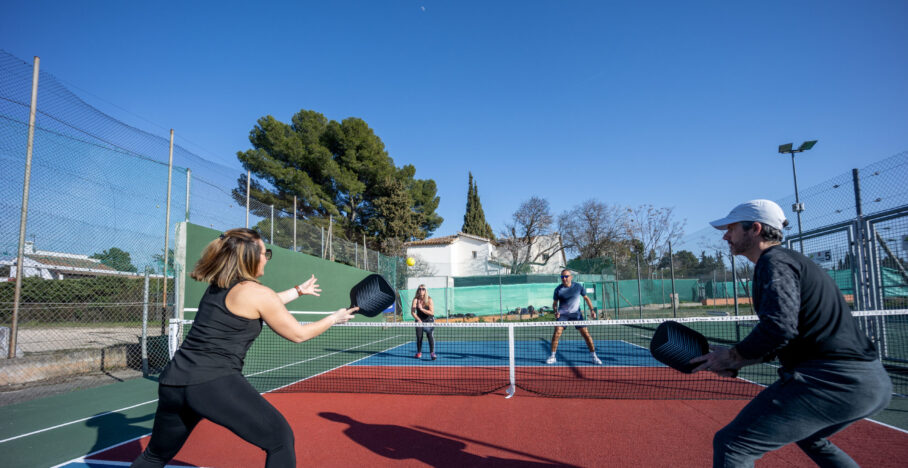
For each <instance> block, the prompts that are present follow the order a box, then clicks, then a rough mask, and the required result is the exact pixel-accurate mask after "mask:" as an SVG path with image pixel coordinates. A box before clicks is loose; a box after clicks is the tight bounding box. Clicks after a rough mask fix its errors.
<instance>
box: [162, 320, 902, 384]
mask: <svg viewBox="0 0 908 468" xmlns="http://www.w3.org/2000/svg"><path fill="white" fill-rule="evenodd" d="M854 316H855V320H857V321H858V322H859V325H860V326H861V328H862V329H863V330H865V332H867V334H868V336H870V337H871V339H872V340H873V341H874V342H875V343H876V345H877V348H878V349H879V350H880V353H881V356H882V358H883V362H884V364H885V365H886V366H887V369H889V371H890V375H891V376H892V379H893V384H894V385H895V391H896V394H897V395H899V394H900V395H905V394H906V393H908V345H906V338H908V310H898V311H885V312H880V311H874V312H855V313H854ZM665 320H668V319H642V320H611V321H596V320H594V321H585V322H570V325H569V326H568V327H567V328H565V330H564V332H563V334H562V335H561V338H560V340H559V346H558V350H557V353H556V359H557V360H556V362H555V363H551V364H549V363H547V362H546V361H547V358H549V356H550V355H551V340H552V333H553V330H554V328H555V327H556V326H563V325H565V323H564V322H560V323H559V322H514V323H439V322H436V323H434V324H429V325H433V336H434V339H435V353H436V356H437V359H434V360H433V359H432V356H431V353H430V347H429V343H428V338H427V337H426V338H424V339H423V344H422V350H421V351H422V355H421V356H420V357H418V358H417V357H416V353H417V349H416V336H417V330H418V329H419V328H424V327H425V326H426V325H427V324H415V323H381V322H361V323H357V322H351V323H347V324H343V325H337V326H334V327H332V328H331V329H330V330H328V331H327V332H325V333H324V334H323V335H321V336H319V337H317V338H315V339H313V340H310V341H307V342H305V343H301V344H296V343H292V342H289V341H287V340H284V339H283V338H280V337H279V336H277V335H276V334H275V333H274V332H273V331H271V330H270V329H269V328H268V327H267V326H266V327H265V328H264V330H263V331H262V334H261V335H260V336H259V338H258V339H256V341H255V342H254V343H253V345H252V347H251V348H250V350H249V353H248V354H247V356H246V362H245V367H244V369H243V373H244V375H246V377H247V378H248V380H249V381H250V382H251V383H252V384H253V385H254V386H255V387H256V388H257V389H258V390H259V391H262V392H365V393H393V394H435V395H479V394H488V393H496V392H501V393H506V394H508V395H510V394H513V393H515V392H519V393H521V394H532V395H540V396H548V397H570V398H615V399H621V398H624V399H749V398H752V397H753V396H754V395H756V394H757V393H758V392H759V391H760V390H761V389H762V388H763V387H764V386H765V385H767V384H769V383H771V382H773V381H775V380H776V378H777V369H778V367H779V365H778V363H777V362H768V363H765V364H760V365H754V366H749V367H745V368H744V369H742V370H741V372H740V374H739V375H738V377H737V378H725V377H718V376H716V375H715V374H712V373H710V372H700V373H697V374H684V373H681V372H678V371H675V370H673V369H671V368H668V367H666V366H664V365H663V364H661V363H659V362H658V361H656V360H655V359H654V358H653V357H652V355H651V354H650V351H649V343H650V340H651V339H652V336H653V333H654V331H655V329H656V327H657V326H658V325H659V324H660V323H662V322H663V321H665ZM676 321H678V322H682V323H684V324H685V325H687V326H688V327H691V328H693V329H695V330H697V331H699V332H700V333H702V334H703V335H705V336H706V337H707V338H708V339H709V341H710V344H716V345H732V344H734V343H736V342H738V341H739V340H741V339H742V338H744V337H745V336H747V334H748V333H750V331H751V330H752V328H753V326H754V325H755V324H756V317H755V316H742V317H700V318H685V319H676ZM191 324H192V322H191V321H174V322H173V323H172V332H171V336H172V337H173V338H179V337H182V336H185V333H186V332H188V330H189V327H190V326H191ZM575 325H583V326H585V327H586V329H587V330H588V331H589V333H590V337H591V338H592V340H593V343H594V346H595V350H596V355H597V356H598V358H599V359H600V360H601V361H602V364H596V363H595V362H594V361H593V358H592V356H591V355H590V352H589V350H588V345H587V343H586V341H585V340H584V339H583V337H582V335H581V334H580V333H579V332H578V331H577V330H575V329H574V326H575ZM424 331H425V330H424ZM176 341H177V340H176V339H174V340H173V342H172V347H171V352H175V350H176V346H177V345H178V343H177V342H176Z"/></svg>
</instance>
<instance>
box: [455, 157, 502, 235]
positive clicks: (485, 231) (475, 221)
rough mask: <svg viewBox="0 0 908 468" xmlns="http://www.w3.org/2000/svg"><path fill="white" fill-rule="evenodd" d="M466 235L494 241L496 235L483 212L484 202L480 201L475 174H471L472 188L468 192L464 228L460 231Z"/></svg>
mask: <svg viewBox="0 0 908 468" xmlns="http://www.w3.org/2000/svg"><path fill="white" fill-rule="evenodd" d="M460 230H461V231H462V232H464V233H466V234H472V235H474V236H480V237H485V238H486V239H494V238H495V234H494V233H493V232H492V226H489V223H488V222H486V215H485V213H484V212H483V211H482V202H480V201H479V190H478V189H477V187H476V183H475V182H474V181H473V173H472V172H470V187H469V189H468V190H467V211H466V213H464V215H463V227H462V228H461V229H460Z"/></svg>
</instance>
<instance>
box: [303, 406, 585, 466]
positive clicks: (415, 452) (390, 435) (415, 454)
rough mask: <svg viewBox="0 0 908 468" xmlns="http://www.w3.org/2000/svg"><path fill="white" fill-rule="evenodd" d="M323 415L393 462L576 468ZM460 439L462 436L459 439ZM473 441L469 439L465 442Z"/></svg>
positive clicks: (399, 428) (390, 426)
mask: <svg viewBox="0 0 908 468" xmlns="http://www.w3.org/2000/svg"><path fill="white" fill-rule="evenodd" d="M319 416H321V417H323V418H325V419H327V420H329V421H334V422H338V423H341V424H347V426H348V427H347V428H346V429H344V434H346V435H347V437H349V438H350V440H352V441H353V442H356V443H357V444H359V445H361V446H363V447H365V448H367V449H369V450H370V451H372V452H373V453H375V454H377V455H380V456H383V457H385V458H389V459H391V460H399V461H404V460H418V461H420V462H423V463H425V464H427V465H429V466H435V467H448V466H450V467H462V466H495V467H515V468H516V467H534V466H538V467H543V466H545V467H552V466H565V467H566V466H576V465H570V464H566V463H562V462H558V461H555V460H549V459H545V458H542V457H538V456H535V455H531V454H528V453H523V452H514V451H512V450H508V449H506V448H504V447H499V446H494V445H489V444H486V443H484V442H479V441H470V442H472V443H479V444H482V445H486V446H489V447H494V448H496V449H498V450H507V451H511V452H514V454H515V456H517V457H519V458H501V457H495V456H488V457H484V456H481V455H475V454H472V453H469V452H467V451H466V450H465V449H466V448H467V444H466V443H465V442H462V441H461V440H457V439H455V438H454V437H457V436H453V435H450V434H445V436H441V435H436V434H431V433H429V432H427V430H417V429H411V428H408V427H404V426H398V425H393V424H368V423H363V422H359V421H357V420H355V419H353V418H351V417H349V416H345V415H343V414H339V413H332V412H321V413H319ZM458 438H459V437H458ZM464 440H469V439H464Z"/></svg>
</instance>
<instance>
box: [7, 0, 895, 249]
mask: <svg viewBox="0 0 908 468" xmlns="http://www.w3.org/2000/svg"><path fill="white" fill-rule="evenodd" d="M906 21H908V2H906V1H903V0H895V1H866V2H855V1H828V0H827V1H796V2H781V1H771V2H728V1H714V2H678V1H665V2H621V3H619V2H606V1H589V2H587V1H584V2H580V1H520V2H517V1H513V2H487V1H476V2H474V1H431V0H425V1H403V0H401V1H339V2H265V1H263V2H224V1H219V2H101V1H86V2H60V1H55V2H48V1H29V2H8V3H7V4H6V5H5V6H4V7H3V14H2V17H0V48H2V49H5V50H6V51H8V52H10V53H12V54H15V55H17V56H19V57H20V58H22V59H24V60H27V61H30V60H31V57H32V56H35V55H37V56H40V57H41V67H42V68H41V69H42V71H46V72H49V73H51V74H53V75H54V76H56V77H57V78H58V79H59V80H60V81H62V82H63V83H64V84H66V85H69V86H71V87H72V89H73V91H75V92H76V93H77V94H79V95H80V96H82V97H83V98H84V99H85V100H86V101H88V102H89V103H91V104H92V105H94V106H96V107H98V108H99V109H101V110H103V111H105V112H107V113H109V114H111V115H113V116H115V117H117V118H119V119H121V120H124V121H126V122H128V123H130V124H132V125H134V126H137V127H139V128H143V129H145V130H147V131H149V132H152V133H156V134H158V135H161V136H162V137H166V136H167V130H168V129H169V128H171V127H172V128H174V129H175V132H176V135H177V142H178V143H180V144H182V145H183V146H185V147H187V148H188V149H190V150H193V151H196V152H197V153H198V154H200V155H202V156H204V157H206V158H208V159H211V160H213V161H216V162H219V163H221V164H225V165H229V166H233V167H237V172H238V173H239V171H240V169H239V164H238V162H237V160H236V157H235V154H236V152H237V151H239V150H246V149H248V148H249V142H248V139H247V135H248V133H249V130H250V129H251V128H252V127H253V125H254V124H255V121H256V119H258V118H259V117H261V116H264V115H268V114H270V115H273V116H275V117H276V118H278V119H280V120H283V121H289V119H290V117H291V115H293V114H294V113H295V112H297V111H298V110H300V109H313V110H316V111H318V112H321V113H323V114H325V115H326V116H327V117H328V118H330V119H335V120H341V119H344V118H346V117H351V116H353V117H360V118H362V119H364V120H365V121H366V122H367V123H368V124H369V125H370V126H371V127H372V128H373V129H374V130H375V132H376V134H377V135H378V136H379V137H381V139H382V140H383V141H384V143H385V145H386V147H387V150H388V152H389V154H390V156H391V157H392V158H393V159H394V162H395V164H396V165H398V166H401V165H403V164H413V165H414V166H416V168H417V174H416V175H417V177H419V178H431V179H434V180H435V181H436V182H437V184H438V189H439V190H438V193H439V195H440V196H441V204H440V206H439V208H438V212H439V214H441V215H442V216H443V217H444V218H445V222H444V224H443V225H442V226H441V228H440V229H439V230H438V231H437V232H436V233H435V235H436V236H437V235H446V234H451V233H454V232H456V231H458V230H459V229H460V227H461V224H462V222H463V213H464V207H465V203H466V191H467V172H468V171H472V172H473V174H474V176H475V177H476V180H477V182H478V184H479V194H480V197H481V199H482V203H483V207H484V209H485V213H486V218H487V220H488V221H489V223H490V224H491V225H492V227H493V229H495V230H496V232H497V231H498V230H499V229H501V228H502V226H503V224H504V223H505V222H506V221H507V220H508V219H509V218H510V215H511V213H513V212H514V210H515V209H516V208H517V206H518V205H519V204H520V203H521V202H522V201H524V200H526V199H527V198H529V197H530V196H533V195H536V196H540V197H543V198H546V199H548V200H549V201H550V203H551V205H552V209H553V211H554V212H555V213H559V212H561V211H565V210H567V209H570V208H571V207H573V206H574V205H576V204H578V203H580V202H581V201H583V200H585V199H589V198H596V199H599V200H601V201H604V202H607V203H610V204H617V205H639V204H644V203H649V204H653V205H656V206H659V207H661V206H670V207H675V210H676V214H677V215H678V218H679V219H686V220H687V228H686V231H687V232H688V233H690V232H693V231H697V230H699V229H701V228H703V227H705V226H706V224H705V223H706V222H707V221H709V220H711V219H714V218H717V217H720V216H723V215H724V214H725V213H726V212H727V211H728V209H729V208H730V207H731V206H733V205H734V204H736V203H737V202H739V201H743V200H746V199H751V198H764V197H765V198H774V199H779V198H783V197H785V196H787V195H790V194H791V193H792V192H793V188H792V176H791V163H790V160H789V159H787V158H786V157H783V156H781V155H779V154H777V153H776V148H777V146H778V145H779V144H781V143H787V142H794V143H795V144H796V145H797V144H798V143H800V142H802V141H804V140H809V139H818V140H819V144H817V146H816V147H815V148H814V149H813V150H812V151H810V152H808V153H805V154H804V155H801V156H798V176H799V177H798V182H799V185H800V186H801V187H802V188H803V187H809V186H810V185H813V184H815V183H818V182H821V181H823V180H825V179H828V178H830V177H832V176H836V175H838V174H841V173H844V172H847V171H849V170H850V169H851V168H853V167H858V168H861V167H864V166H866V165H867V164H869V163H871V162H874V161H877V160H880V159H883V158H886V157H889V156H891V155H893V154H895V153H898V152H901V151H904V150H906V149H908V131H906V129H908V81H906V76H908V28H906V27H905V24H906ZM39 99H40V98H39Z"/></svg>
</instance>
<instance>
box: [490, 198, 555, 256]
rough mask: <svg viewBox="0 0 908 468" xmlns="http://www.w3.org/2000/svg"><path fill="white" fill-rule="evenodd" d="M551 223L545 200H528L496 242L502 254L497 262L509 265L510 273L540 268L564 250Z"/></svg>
mask: <svg viewBox="0 0 908 468" xmlns="http://www.w3.org/2000/svg"><path fill="white" fill-rule="evenodd" d="M554 221H555V218H554V217H553V216H552V214H551V211H550V210H549V202H548V201H547V200H545V199H542V198H539V197H532V198H530V199H529V200H527V201H525V202H523V203H521V204H520V207H519V208H517V211H515V212H514V214H513V215H512V216H511V222H510V223H506V224H505V228H504V230H503V231H501V234H500V239H499V240H498V246H499V247H500V248H501V250H502V251H503V253H504V254H505V255H504V256H503V257H504V258H502V259H500V260H501V261H503V262H507V263H508V264H510V269H511V273H526V272H528V270H529V268H530V265H531V264H534V263H535V264H544V263H546V262H547V261H548V259H549V258H551V257H552V256H554V255H556V254H558V253H559V252H561V251H562V250H564V248H563V246H562V244H561V239H560V236H559V235H558V234H557V233H553V232H552V224H553V223H554Z"/></svg>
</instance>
